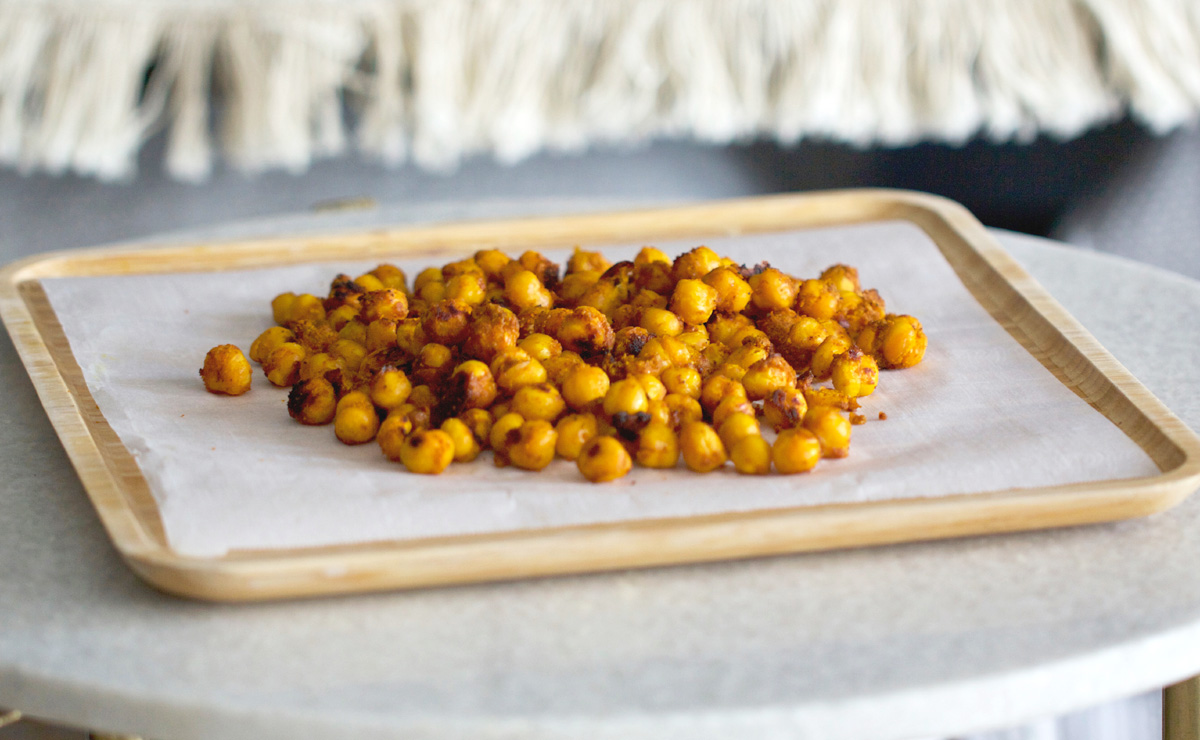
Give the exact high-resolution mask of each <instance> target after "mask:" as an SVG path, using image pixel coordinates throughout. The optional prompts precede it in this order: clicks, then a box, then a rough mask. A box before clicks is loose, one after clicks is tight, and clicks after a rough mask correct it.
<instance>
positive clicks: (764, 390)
mask: <svg viewBox="0 0 1200 740" xmlns="http://www.w3.org/2000/svg"><path fill="white" fill-rule="evenodd" d="M742 385H743V386H745V388H746V396H747V397H748V398H749V399H750V400H751V401H760V400H762V399H764V398H766V397H767V396H769V395H771V392H772V391H775V390H778V389H779V388H793V387H795V385H796V371H795V369H793V368H792V366H791V365H790V364H788V361H787V360H785V359H783V357H781V356H780V355H772V356H770V357H768V358H767V359H765V360H759V361H758V362H756V363H754V364H753V365H751V366H750V367H749V368H747V370H746V374H745V375H743V376H742Z"/></svg>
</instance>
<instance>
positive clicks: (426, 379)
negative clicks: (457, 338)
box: [412, 342, 454, 385]
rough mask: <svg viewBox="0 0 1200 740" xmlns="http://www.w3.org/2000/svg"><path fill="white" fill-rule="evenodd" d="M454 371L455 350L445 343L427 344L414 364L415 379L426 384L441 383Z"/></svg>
mask: <svg viewBox="0 0 1200 740" xmlns="http://www.w3.org/2000/svg"><path fill="white" fill-rule="evenodd" d="M452 372H454V351H453V350H451V349H450V348H449V347H447V346H446V345H444V344H435V343H432V342H431V343H429V344H426V345H425V346H424V347H422V348H421V352H420V354H418V355H417V359H416V360H415V361H413V365H412V377H413V379H414V380H415V381H416V382H417V383H421V384H424V385H440V384H441V383H442V381H444V380H445V379H446V378H448V377H450V373H452Z"/></svg>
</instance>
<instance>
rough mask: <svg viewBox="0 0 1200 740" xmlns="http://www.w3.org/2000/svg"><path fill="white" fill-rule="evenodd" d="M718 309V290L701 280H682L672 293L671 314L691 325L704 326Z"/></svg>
mask: <svg viewBox="0 0 1200 740" xmlns="http://www.w3.org/2000/svg"><path fill="white" fill-rule="evenodd" d="M716 307H717V289H716V288H714V287H712V286H711V285H706V284H705V283H704V282H703V281H700V280H680V281H679V282H678V283H676V284H675V291H674V292H673V293H671V312H672V313H674V314H675V315H676V316H678V317H679V318H680V319H682V320H683V321H686V322H687V323H689V324H703V323H704V322H706V321H708V319H709V317H711V316H712V313H713V311H714V310H715V309H716Z"/></svg>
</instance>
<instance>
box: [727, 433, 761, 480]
mask: <svg viewBox="0 0 1200 740" xmlns="http://www.w3.org/2000/svg"><path fill="white" fill-rule="evenodd" d="M729 459H730V460H731V461H733V467H734V469H735V470H737V471H738V472H739V473H741V474H742V475H766V474H767V473H769V472H771V444H770V443H769V442H767V440H765V439H763V438H762V435H759V434H751V435H749V436H746V437H742V438H741V439H739V440H738V441H737V443H736V444H734V445H733V447H732V448H730V450H729Z"/></svg>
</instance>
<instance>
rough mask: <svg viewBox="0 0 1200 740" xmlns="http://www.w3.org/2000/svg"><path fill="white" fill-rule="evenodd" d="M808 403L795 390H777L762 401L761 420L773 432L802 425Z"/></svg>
mask: <svg viewBox="0 0 1200 740" xmlns="http://www.w3.org/2000/svg"><path fill="white" fill-rule="evenodd" d="M807 411H808V402H807V401H805V399H804V393H803V392H801V391H800V390H799V389H797V388H777V389H776V390H773V391H771V393H770V394H768V395H767V397H766V399H764V400H763V419H764V420H765V421H766V422H767V424H769V425H770V426H771V428H772V429H774V430H775V431H777V432H778V431H779V430H781V429H790V428H791V427H795V426H799V425H800V424H802V423H804V414H805V413H806V412H807Z"/></svg>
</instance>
